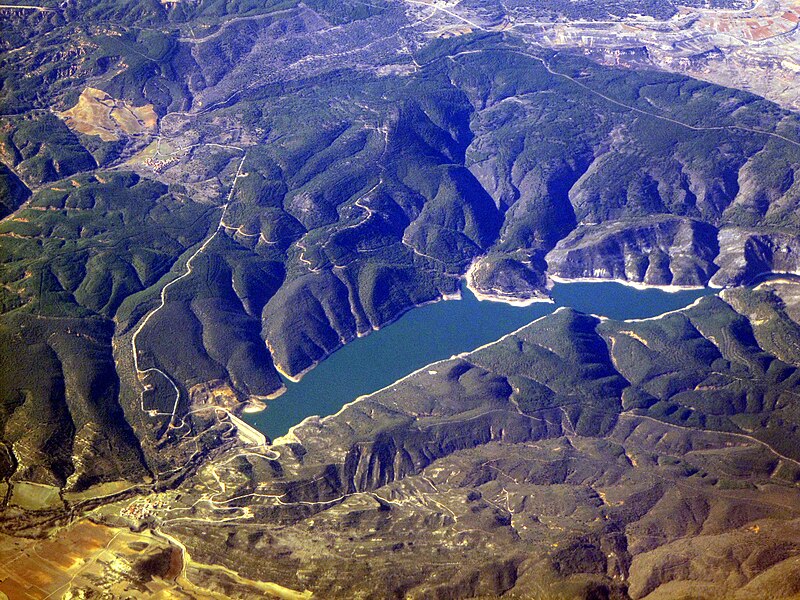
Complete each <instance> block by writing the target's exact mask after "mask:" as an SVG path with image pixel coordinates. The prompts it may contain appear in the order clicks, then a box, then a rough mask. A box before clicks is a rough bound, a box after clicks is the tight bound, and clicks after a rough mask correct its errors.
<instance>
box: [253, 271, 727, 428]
mask: <svg viewBox="0 0 800 600" xmlns="http://www.w3.org/2000/svg"><path fill="white" fill-rule="evenodd" d="M714 292H715V290H712V289H709V288H704V289H696V290H681V291H677V292H666V291H664V290H660V289H657V288H647V289H637V288H634V287H630V286H626V285H623V284H620V283H616V282H608V281H599V282H572V283H556V284H555V287H554V288H553V289H552V291H551V293H552V296H553V300H554V302H553V303H550V302H536V303H534V304H531V305H529V306H523V307H519V306H511V305H509V304H505V303H500V302H488V301H483V302H481V301H478V300H477V298H475V296H474V295H473V294H472V293H471V292H470V291H469V290H467V289H464V290H463V292H462V299H461V300H451V301H443V302H436V303H433V304H428V305H425V306H421V307H418V308H415V309H413V310H411V311H409V312H407V313H405V314H404V315H403V316H402V317H400V319H398V320H397V321H395V322H394V323H392V324H391V325H389V326H387V327H385V328H383V329H380V330H378V331H373V332H372V333H370V334H369V335H368V336H366V337H363V338H358V339H356V340H353V341H352V342H350V343H348V344H346V345H345V346H344V347H342V348H340V349H339V350H337V351H336V352H334V353H333V354H332V355H331V356H329V357H328V358H327V359H325V360H324V361H323V362H322V363H320V364H319V365H317V366H316V367H315V368H314V369H312V370H311V371H309V372H308V373H306V375H305V376H304V377H303V379H302V380H301V381H300V382H299V383H292V382H291V381H285V384H286V387H287V390H286V393H285V394H283V395H282V396H280V397H279V398H277V399H275V400H270V401H269V402H268V403H267V408H266V410H264V411H261V412H259V413H250V414H246V415H244V417H243V418H244V420H245V421H247V422H248V423H249V424H250V425H252V426H254V427H255V428H257V429H259V430H260V431H263V432H264V433H265V434H266V435H267V436H269V437H270V438H273V439H274V438H276V437H278V436H281V435H283V434H285V433H286V432H287V431H288V430H289V428H290V427H292V426H293V425H297V424H298V423H299V422H300V421H302V420H303V419H305V418H306V417H308V416H311V415H320V416H325V415H330V414H333V413H335V412H337V411H338V410H339V409H340V408H341V407H342V406H343V405H344V404H346V403H348V402H352V401H353V400H355V399H356V398H357V397H359V396H362V395H364V394H369V393H371V392H374V391H377V390H379V389H381V388H383V387H386V386H387V385H390V384H391V383H393V382H395V381H397V380H398V379H400V378H401V377H404V376H406V375H408V374H409V373H411V372H412V371H415V370H417V369H420V368H422V367H424V366H425V365H427V364H429V363H432V362H434V361H437V360H442V359H445V358H449V357H451V356H452V355H454V354H459V353H461V352H469V351H470V350H474V349H475V348H477V347H478V346H482V345H484V344H487V343H489V342H493V341H495V340H497V339H498V338H500V337H502V336H504V335H506V334H507V333H510V332H512V331H514V330H516V329H519V328H520V327H522V326H524V325H526V324H528V323H530V322H531V321H533V320H534V319H538V318H539V317H542V316H544V315H547V314H549V313H552V312H553V311H554V310H556V309H557V308H558V307H560V306H569V307H572V308H574V309H575V310H579V311H581V312H585V313H592V314H596V315H602V316H606V317H609V318H612V319H642V318H647V317H654V316H657V315H660V314H663V313H665V312H668V311H671V310H677V309H679V308H683V307H685V306H688V305H689V304H691V303H692V302H694V301H695V300H696V299H697V298H699V297H701V296H705V295H708V294H712V293H714Z"/></svg>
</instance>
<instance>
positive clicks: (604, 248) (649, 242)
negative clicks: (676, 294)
mask: <svg viewBox="0 0 800 600" xmlns="http://www.w3.org/2000/svg"><path fill="white" fill-rule="evenodd" d="M718 252H719V248H718V245H717V231H716V229H714V227H712V226H710V225H708V224H706V223H702V222H699V221H695V220H692V219H686V218H679V217H669V216H663V215H659V216H654V217H651V218H648V219H638V220H626V221H610V222H607V223H602V224H599V225H593V226H581V227H578V228H577V229H575V230H574V231H573V232H572V233H570V234H569V235H568V236H567V237H566V238H564V239H563V240H561V241H560V242H559V243H558V244H557V245H556V247H555V248H554V249H553V250H552V251H550V252H549V253H548V254H547V256H546V258H545V260H546V261H547V265H548V272H549V273H550V274H551V275H557V276H559V277H563V278H567V279H575V278H582V277H590V278H599V279H621V280H623V281H632V282H640V283H646V284H651V285H692V286H696V285H705V284H706V283H708V281H709V280H710V279H711V276H712V275H713V274H714V272H715V271H716V270H717V268H718V267H717V266H716V265H715V264H714V259H715V258H716V256H717V254H718Z"/></svg>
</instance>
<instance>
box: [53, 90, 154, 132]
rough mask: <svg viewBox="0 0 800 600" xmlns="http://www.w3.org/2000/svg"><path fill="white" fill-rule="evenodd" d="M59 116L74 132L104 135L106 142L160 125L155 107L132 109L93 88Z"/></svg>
mask: <svg viewBox="0 0 800 600" xmlns="http://www.w3.org/2000/svg"><path fill="white" fill-rule="evenodd" d="M57 114H58V116H59V117H61V118H62V119H64V121H65V122H66V124H67V126H68V127H69V128H70V129H72V130H73V131H77V132H79V133H85V134H86V135H97V136H100V139H101V140H103V141H104V142H113V141H116V140H118V139H120V135H121V134H126V135H136V134H140V133H147V132H150V131H154V130H155V128H156V125H157V124H158V115H156V112H155V110H153V105H152V104H145V105H144V106H132V105H130V104H128V103H127V102H125V101H123V100H117V99H115V98H112V97H111V96H109V95H108V94H107V93H105V92H104V91H103V90H98V89H95V88H90V87H87V88H86V89H85V90H83V92H82V93H81V95H80V97H79V98H78V103H77V104H76V105H75V106H73V107H72V108H70V109H69V110H65V111H64V112H61V113H57Z"/></svg>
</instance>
